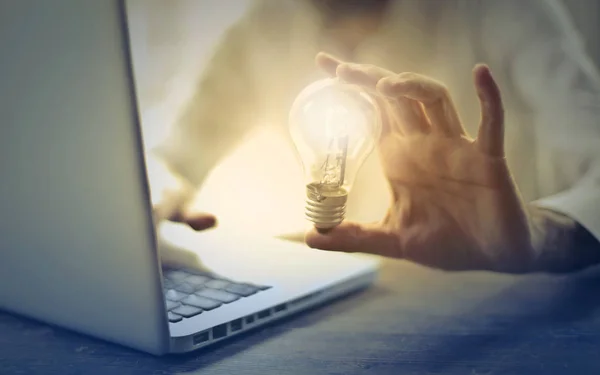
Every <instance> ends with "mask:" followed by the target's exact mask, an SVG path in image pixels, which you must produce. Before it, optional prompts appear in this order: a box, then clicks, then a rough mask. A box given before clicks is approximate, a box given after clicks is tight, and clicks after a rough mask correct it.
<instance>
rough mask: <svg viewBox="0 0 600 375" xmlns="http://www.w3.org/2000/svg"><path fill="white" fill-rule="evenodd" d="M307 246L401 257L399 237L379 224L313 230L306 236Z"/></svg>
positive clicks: (356, 224)
mask: <svg viewBox="0 0 600 375" xmlns="http://www.w3.org/2000/svg"><path fill="white" fill-rule="evenodd" d="M305 241H306V244H307V245H308V246H310V247H312V248H316V249H321V250H330V251H342V252H347V253H369V254H376V255H382V256H386V257H396V258H399V257H400V256H401V249H400V242H399V241H398V239H397V237H396V236H395V235H394V234H392V233H390V232H387V231H385V230H384V229H382V228H381V227H380V226H379V225H377V224H370V225H369V224H358V223H351V222H344V223H342V224H340V225H338V226H337V227H335V228H333V229H331V230H329V231H327V232H319V231H317V230H316V229H312V230H311V231H309V232H308V233H307V234H306V237H305Z"/></svg>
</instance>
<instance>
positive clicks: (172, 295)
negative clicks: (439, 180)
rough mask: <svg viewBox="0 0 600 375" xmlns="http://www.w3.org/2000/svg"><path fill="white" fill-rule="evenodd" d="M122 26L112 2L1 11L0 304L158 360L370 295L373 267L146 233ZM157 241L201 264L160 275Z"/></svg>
mask: <svg viewBox="0 0 600 375" xmlns="http://www.w3.org/2000/svg"><path fill="white" fill-rule="evenodd" d="M125 20H126V14H125V7H124V5H123V3H122V1H118V0H103V1H96V0H53V1H38V0H19V1H16V0H15V1H5V2H0V30H1V31H0V75H1V77H2V79H1V80H0V97H1V98H0V115H1V116H0V129H1V132H0V173H1V174H0V176H1V177H0V308H1V309H3V310H6V311H9V312H13V313H16V314H21V315H24V316H28V317H31V318H34V319H37V320H40V321H44V322H47V323H49V324H53V325H57V326H62V327H66V328H68V329H72V330H74V331H78V332H81V333H84V334H88V335H91V336H95V337H98V338H101V339H104V340H108V341H111V342H114V343H118V344H121V345H125V346H128V347H131V348H135V349H138V350H141V351H145V352H149V353H152V354H156V355H162V354H166V353H181V352H188V351H191V350H195V349H198V348H201V347H205V346H207V345H211V344H212V343H215V342H217V341H220V340H223V339H226V338H230V337H232V336H235V335H236V334H238V333H240V332H244V331H246V330H249V329H254V328H256V327H260V326H261V325H263V324H265V323H269V322H272V321H274V320H277V319H279V318H281V317H284V316H286V315H289V314H292V313H295V312H298V311H300V310H303V309H306V308H308V307H311V306H313V305H316V304H319V303H323V302H325V301H329V300H331V299H333V298H335V297H339V296H341V295H344V294H347V293H349V292H351V291H354V290H358V289H360V288H363V287H366V286H368V285H369V284H371V283H372V282H373V280H374V278H375V276H376V272H377V268H378V264H377V261H376V260H374V259H372V258H367V257H359V256H352V255H348V254H340V253H329V252H321V251H316V250H311V249H308V248H307V247H306V246H304V245H301V244H295V243H291V242H286V241H283V240H275V239H255V238H252V239H250V238H243V237H241V236H237V235H235V234H232V233H220V232H219V230H214V231H208V232H206V233H194V232H193V231H191V230H190V229H187V228H185V227H183V226H178V225H176V224H171V223H162V224H161V225H160V226H159V227H158V229H159V231H156V228H155V226H154V223H153V220H152V216H151V207H150V198H149V192H148V186H147V180H146V175H145V166H144V158H143V150H142V141H141V135H140V128H139V120H138V114H137V108H136V100H135V92H134V86H133V79H132V69H131V64H130V56H129V47H128V37H127V26H126V21H125ZM163 232H165V233H168V234H170V235H171V238H175V242H171V243H169V244H170V246H187V245H186V244H190V246H192V247H195V249H193V250H195V251H197V253H199V254H200V259H201V260H202V263H203V264H205V265H206V266H208V268H206V269H198V268H194V267H190V269H188V270H172V269H169V270H165V269H163V268H162V267H161V265H160V261H159V256H158V250H157V249H158V242H159V241H157V238H158V239H160V238H162V237H161V236H160V233H163ZM157 233H159V235H158V236H157ZM178 241H180V242H178ZM207 269H210V271H207ZM184 284H185V285H191V286H192V287H193V290H188V289H190V288H188V287H182V285H184ZM186 301H188V302H189V304H187V303H186ZM198 301H199V302H198ZM211 302H212V305H211V304H210V303H211ZM199 306H204V308H200V307H199ZM194 309H195V310H194ZM198 309H199V310H201V311H200V312H198V311H197V310H198Z"/></svg>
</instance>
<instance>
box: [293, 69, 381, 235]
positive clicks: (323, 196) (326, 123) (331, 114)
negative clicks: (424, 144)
mask: <svg viewBox="0 0 600 375" xmlns="http://www.w3.org/2000/svg"><path fill="white" fill-rule="evenodd" d="M289 130H290V135H291V137H292V141H293V143H294V145H295V146H296V151H297V155H298V156H299V159H300V161H301V163H302V166H303V170H304V179H305V184H306V217H307V219H308V220H309V221H311V222H313V224H314V226H315V227H316V228H317V229H319V230H327V229H331V228H333V227H335V226H337V225H339V224H340V223H341V222H342V221H343V220H344V218H345V215H346V202H347V200H348V194H349V193H350V190H351V188H352V185H353V183H354V180H355V178H356V174H357V173H358V171H359V169H360V167H361V166H362V164H363V163H364V161H365V160H366V159H367V156H369V154H370V153H371V152H372V151H373V149H374V148H375V145H376V143H377V139H378V138H379V136H380V133H381V123H380V116H379V110H378V107H377V105H376V103H375V101H374V100H373V99H372V98H371V96H370V95H369V94H368V93H366V92H365V91H364V90H362V89H361V88H360V87H359V86H357V85H352V84H349V83H345V82H342V81H340V80H339V79H337V78H328V79H323V80H320V81H317V82H314V83H312V84H311V85H309V86H307V87H306V88H305V89H304V90H302V92H300V94H299V95H298V97H297V98H296V100H295V101H294V103H293V105H292V108H291V111H290V117H289Z"/></svg>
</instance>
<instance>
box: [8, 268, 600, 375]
mask: <svg viewBox="0 0 600 375" xmlns="http://www.w3.org/2000/svg"><path fill="white" fill-rule="evenodd" d="M0 373H1V374H6V375H9V374H61V375H68V374H90V375H92V374H140V375H141V374H144V375H150V374H180V373H186V374H203V375H212V374H214V375H217V374H236V375H246V374H277V375H279V374H282V375H283V374H302V375H305V374H340V375H342V374H343V375H350V374H394V375H396V374H405V375H409V374H419V375H422V374H461V375H462V374H528V375H531V374H544V375H550V374H561V375H562V374H598V373H600V270H590V271H587V272H585V273H581V274H578V275H576V276H566V277H565V276H559V277H550V276H544V275H535V276H525V277H513V276H504V275H493V274H488V273H462V274H446V273H442V272H436V271H432V270H428V269H425V268H422V267H418V266H415V265H411V264H408V263H405V262H401V261H386V262H385V263H384V267H383V270H382V274H381V277H380V280H379V281H378V283H377V284H376V285H375V286H374V287H372V288H371V289H369V290H367V291H365V292H362V293H360V294H358V295H355V296H353V297H350V298H347V299H344V300H341V301H339V302H336V303H334V304H331V305H328V306H325V307H322V308H319V309H316V310H313V311H311V312H308V313H306V314H302V315H300V316H298V317H296V318H291V319H287V320H285V321H284V322H281V323H279V324H274V325H272V326H270V327H267V328H265V329H263V330H261V331H258V332H254V333H248V334H245V335H243V336H242V337H240V338H237V339H232V340H231V341H229V342H226V343H223V344H220V345H218V346H217V347H214V348H212V349H208V350H206V351H204V352H199V353H193V354H188V355H184V356H178V357H165V358H154V357H152V356H149V355H146V354H143V353H139V352H136V351H133V350H129V349H126V348H123V347H120V346H116V345H112V344H109V343H105V342H102V341H98V340H95V339H92V338H88V337H85V336H81V335H78V334H76V333H72V332H70V331H66V330H63V329H58V328H50V327H48V326H46V325H44V324H40V323H37V322H34V321H31V320H27V319H24V318H20V317H16V316H13V315H9V314H4V313H0Z"/></svg>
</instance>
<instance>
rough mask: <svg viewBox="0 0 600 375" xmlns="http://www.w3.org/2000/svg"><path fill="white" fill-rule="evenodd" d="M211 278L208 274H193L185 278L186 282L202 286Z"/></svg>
mask: <svg viewBox="0 0 600 375" xmlns="http://www.w3.org/2000/svg"><path fill="white" fill-rule="evenodd" d="M210 280H211V279H210V277H207V276H198V275H192V276H190V277H188V278H187V279H185V282H186V283H188V284H190V285H192V286H202V285H204V284H205V283H206V282H208V281H210Z"/></svg>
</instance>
